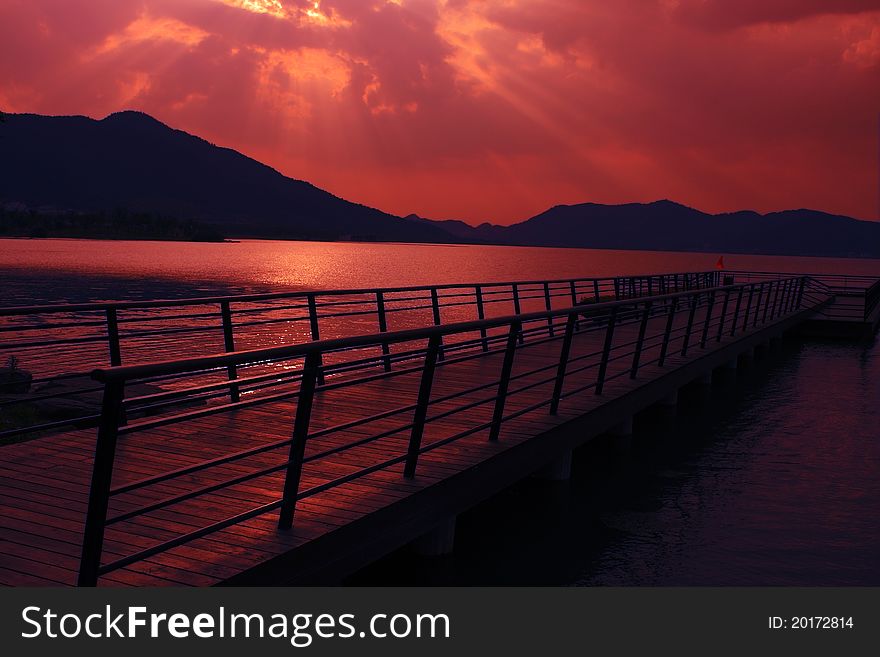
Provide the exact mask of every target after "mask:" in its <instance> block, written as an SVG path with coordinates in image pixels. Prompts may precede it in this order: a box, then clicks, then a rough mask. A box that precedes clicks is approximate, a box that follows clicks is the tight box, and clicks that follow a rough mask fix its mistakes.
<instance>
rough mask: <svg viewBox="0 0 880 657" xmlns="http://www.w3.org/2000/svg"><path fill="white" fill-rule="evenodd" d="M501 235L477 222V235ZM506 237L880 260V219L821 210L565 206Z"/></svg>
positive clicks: (510, 240) (673, 205)
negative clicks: (708, 210) (766, 211)
mask: <svg viewBox="0 0 880 657" xmlns="http://www.w3.org/2000/svg"><path fill="white" fill-rule="evenodd" d="M498 234H499V233H497V232H493V231H490V230H489V229H487V228H484V227H478V228H476V229H475V230H474V235H473V236H474V238H475V239H479V238H480V237H481V236H492V237H493V238H495V237H497V235H498ZM500 235H501V236H502V239H503V243H505V244H520V245H525V244H528V245H535V246H567V247H584V248H595V249H643V250H654V251H705V252H710V253H714V252H727V253H756V254H757V253H763V254H774V255H822V256H834V257H873V258H877V257H880V222H872V221H860V220H857V219H852V218H851V217H844V216H840V215H833V214H828V213H825V212H818V211H816V210H786V211H784V212H771V213H769V214H759V213H757V212H753V211H741V212H733V213H724V214H707V213H705V212H700V211H699V210H695V209H693V208H689V207H687V206H684V205H681V204H679V203H674V202H672V201H667V200H663V201H656V202H654V203H646V204H643V203H627V204H623V205H601V204H598V203H582V204H579V205H559V206H556V207H553V208H550V209H549V210H547V211H546V212H542V213H541V214H539V215H537V216H535V217H532V218H531V219H528V220H526V221H524V222H522V223H518V224H514V225H512V226H508V227H507V228H506V229H505V230H504V231H503V233H500Z"/></svg>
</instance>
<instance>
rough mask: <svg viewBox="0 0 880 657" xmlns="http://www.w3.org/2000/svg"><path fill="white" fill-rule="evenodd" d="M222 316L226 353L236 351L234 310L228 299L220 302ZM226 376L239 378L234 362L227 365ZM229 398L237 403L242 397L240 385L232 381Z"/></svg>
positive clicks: (230, 378) (232, 379)
mask: <svg viewBox="0 0 880 657" xmlns="http://www.w3.org/2000/svg"><path fill="white" fill-rule="evenodd" d="M220 318H221V319H222V320H223V348H224V349H225V350H226V353H230V352H233V351H235V338H234V336H233V334H232V310H231V308H230V307H229V302H228V301H221V302H220ZM226 378H227V379H228V380H229V381H230V382H232V381H235V380H236V379H237V378H238V368H237V367H236V366H235V364H234V363H232V364H229V365H227V366H226ZM229 399H230V400H231V401H232V402H233V403H236V402H238V401H239V400H240V399H241V394H240V392H239V389H238V386H237V385H236V384H234V383H232V384H231V385H230V386H229Z"/></svg>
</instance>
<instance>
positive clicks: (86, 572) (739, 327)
mask: <svg viewBox="0 0 880 657" xmlns="http://www.w3.org/2000/svg"><path fill="white" fill-rule="evenodd" d="M571 298H572V299H574V297H571ZM829 298H830V296H829V294H828V292H827V290H826V289H825V288H824V287H823V286H822V285H821V284H816V283H815V282H814V281H812V280H811V279H809V278H807V277H790V278H779V279H773V280H766V281H760V282H753V283H745V284H735V285H728V286H713V287H709V288H702V289H697V290H690V291H685V292H676V293H667V294H660V295H658V294H653V295H646V296H639V295H635V296H632V297H630V298H627V299H625V300H615V301H601V300H600V301H598V302H597V301H596V300H595V298H594V299H593V300H592V302H586V301H585V300H583V299H578V301H579V304H578V305H576V306H570V307H568V308H565V309H555V310H554V309H544V310H540V311H535V312H519V313H516V314H512V315H506V316H503V317H495V318H484V319H477V320H471V321H465V322H458V323H453V324H447V325H439V326H429V327H421V328H414V329H407V330H401V331H389V332H384V333H374V334H372V335H361V336H353V337H342V338H332V339H321V340H316V341H314V342H311V343H306V344H298V345H285V346H278V347H271V348H263V349H256V350H249V351H240V352H231V353H221V354H217V355H213V356H207V357H192V358H184V359H178V360H170V361H165V362H158V363H147V364H141V365H131V366H124V367H112V368H107V369H99V370H96V371H95V372H94V373H93V377H94V379H95V380H96V381H98V382H99V383H100V384H101V385H102V388H103V397H102V406H101V415H100V421H99V424H98V434H97V443H96V452H95V460H94V465H93V470H92V479H91V488H90V496H89V504H88V512H87V518H86V524H85V532H84V538H83V550H82V559H81V564H80V571H79V579H78V584H79V585H87V586H88V585H94V584H96V582H97V580H98V578H99V577H101V576H103V575H106V574H108V573H111V572H113V571H115V570H118V569H120V568H124V567H126V566H129V565H131V564H134V563H136V562H140V561H143V560H146V559H151V558H153V557H156V556H157V555H160V554H162V553H165V552H167V551H169V550H172V549H173V548H175V547H178V546H182V545H184V544H187V543H190V542H191V541H194V540H196V539H200V538H207V539H209V538H210V537H211V536H212V535H214V534H215V533H216V532H219V531H221V530H225V529H231V528H232V529H234V528H235V527H237V526H240V525H241V524H242V523H245V522H248V521H250V520H251V519H255V518H257V517H258V516H263V515H265V514H267V513H269V512H273V511H277V512H278V526H279V528H280V529H281V530H286V529H290V528H291V527H292V525H293V521H294V516H295V512H296V508H297V504H298V503H299V502H301V501H303V500H305V499H308V498H313V497H314V496H316V495H318V494H320V493H322V492H325V491H329V490H331V489H338V488H339V487H341V486H344V485H346V484H349V483H351V482H355V481H358V480H362V478H363V477H366V476H368V475H370V474H373V473H377V472H379V471H385V470H387V469H388V468H391V467H393V466H401V468H402V471H401V476H402V477H404V478H407V479H411V478H413V477H415V476H416V474H417V470H418V467H419V461H420V458H422V457H423V456H424V455H426V454H431V453H434V452H435V450H438V449H440V448H442V447H443V446H446V445H450V444H452V443H455V442H457V441H460V440H462V439H464V438H465V437H468V436H473V435H475V434H479V433H482V434H485V439H486V440H488V441H498V440H500V439H501V432H502V430H503V429H504V428H505V427H506V426H508V425H509V423H511V422H512V421H513V420H515V419H516V418H518V417H521V416H523V415H527V414H530V413H538V412H544V413H551V414H557V413H559V412H560V411H561V410H563V411H564V409H565V402H566V401H567V400H571V399H574V398H577V397H578V396H580V395H584V394H594V395H602V394H604V393H605V392H606V389H607V386H608V385H609V384H610V383H611V382H613V381H615V380H617V379H620V378H630V379H635V378H637V377H639V376H640V374H641V373H643V372H644V371H645V368H649V367H656V368H663V367H667V368H668V367H669V366H670V363H671V362H672V361H673V359H674V360H675V363H673V365H677V364H680V363H681V362H685V361H686V360H687V359H688V358H694V357H695V355H694V354H695V353H696V354H697V355H699V354H700V353H703V352H704V350H707V349H709V348H710V347H712V346H713V345H717V344H720V343H724V342H726V341H731V340H736V339H739V338H740V337H741V336H743V335H744V334H748V333H751V332H753V331H755V330H758V329H759V328H760V327H763V326H766V325H768V324H772V323H774V322H777V321H779V320H781V319H783V318H786V317H789V316H791V315H792V314H795V313H798V312H799V311H801V310H802V309H804V308H813V307H816V306H819V305H821V304H823V303H826V302H827V301H828V299H829ZM599 299H601V296H599ZM580 302H583V303H580ZM539 345H543V351H542V352H540V353H543V356H542V358H544V360H543V361H541V364H538V365H537V366H536V361H535V356H534V354H538V353H539V352H538V351H537V349H536V348H537V347H538V346H539ZM548 345H552V346H553V347H554V349H553V350H551V351H549V353H548V351H547V350H548ZM556 345H558V351H556V350H555V346H556ZM386 346H388V347H392V346H393V347H396V348H400V349H401V351H400V352H394V353H408V354H409V356H408V359H407V360H406V361H405V362H404V363H403V364H402V365H401V366H400V367H397V368H395V369H394V370H392V371H387V370H386V369H385V367H384V366H383V363H384V359H385V358H386V356H387V353H388V352H387V351H385V350H384V347H386ZM529 350H532V351H529ZM523 352H526V353H527V354H532V357H531V358H524V357H523V356H521V355H520V354H521V353H523ZM345 353H353V354H355V355H356V356H355V357H354V358H350V359H348V360H339V359H338V358H337V357H338V356H339V355H340V354H345ZM365 354H368V355H365ZM487 357H489V358H491V357H496V358H497V359H498V360H499V361H500V362H498V363H497V366H498V370H497V376H489V378H488V380H485V378H480V379H478V380H475V379H474V377H472V376H471V375H469V374H467V373H462V372H464V370H462V369H461V368H463V367H467V364H468V363H469V362H471V361H473V360H474V359H477V358H487ZM548 358H549V360H548ZM490 362H492V361H486V366H485V367H483V370H481V371H484V372H485V369H486V367H488V363H490ZM269 363H274V364H282V365H283V366H285V367H290V366H292V367H295V369H296V371H297V372H298V376H297V378H296V381H295V383H292V382H291V381H290V380H288V381H286V382H285V385H286V386H287V387H288V389H286V390H276V391H275V393H274V394H271V395H265V396H263V397H260V398H256V399H253V400H246V399H243V398H242V397H239V398H238V400H237V401H235V400H232V399H230V400H229V402H228V403H226V404H221V405H217V406H213V407H197V408H191V407H189V408H183V409H180V408H179V407H178V408H174V407H173V406H171V405H169V406H167V407H165V408H164V413H165V414H159V415H155V416H149V417H143V418H141V419H138V420H136V421H132V420H129V421H128V422H126V417H125V416H126V399H125V391H126V389H127V388H131V387H132V386H133V385H136V384H137V383H138V382H142V381H154V380H157V379H167V378H175V379H178V380H179V379H183V378H187V377H191V378H193V379H195V380H196V381H199V382H201V381H202V380H203V379H202V377H204V375H205V374H207V373H218V372H219V373H223V374H224V375H225V374H227V373H228V372H230V368H235V371H236V372H237V373H239V374H241V373H242V372H247V371H248V370H249V369H250V368H253V367H265V365H266V364H269ZM327 363H342V366H341V367H344V368H347V370H346V371H347V372H348V373H349V376H347V377H338V378H336V379H335V380H331V379H329V378H326V379H325V380H324V383H323V384H322V383H321V373H322V371H323V372H324V373H325V374H327V371H328V365H327ZM456 368H459V369H456ZM654 373H655V375H656V373H657V372H656V371H655V372H654ZM407 376H409V377H412V379H413V381H412V382H411V383H412V385H409V384H407V385H408V386H409V387H406V389H407V390H410V391H411V392H412V393H414V398H413V399H401V398H399V397H397V396H392V397H390V398H388V395H386V394H385V393H384V392H381V393H379V394H378V395H377V394H376V393H375V391H374V390H373V389H371V388H370V386H371V385H372V384H374V383H375V382H377V381H378V382H381V383H383V384H388V382H390V381H392V380H394V379H396V378H397V377H407ZM438 376H439V377H441V378H442V380H443V381H444V385H445V388H444V389H442V390H441V392H440V393H439V394H438V393H436V392H435V391H434V383H435V381H436V380H437V379H438ZM257 378H259V377H240V378H238V379H237V380H236V383H235V385H243V383H244V382H245V381H247V380H251V381H252V380H254V379H257ZM226 383H227V385H229V384H230V383H229V382H226ZM214 385H215V384H204V383H199V384H198V385H195V386H193V387H191V388H190V389H189V392H188V393H187V394H188V395H198V394H200V393H201V391H203V390H204V389H207V390H213V389H214V388H213V387H212V386H214ZM333 390H341V391H344V395H345V396H346V398H350V397H352V396H354V395H356V394H358V391H360V394H362V395H365V397H356V398H357V399H363V398H366V397H369V398H370V399H372V400H373V401H372V402H371V403H363V402H358V403H357V404H356V405H355V406H356V407H355V409H354V410H351V411H350V412H348V414H346V413H343V411H341V410H338V411H337V410H336V407H335V406H330V407H329V408H331V411H330V412H327V410H326V409H327V408H328V406H327V405H326V404H324V405H323V406H319V407H320V408H321V409H322V416H321V419H322V421H323V423H324V424H323V426H320V427H316V426H315V422H314V420H315V417H314V416H315V414H314V412H313V411H314V409H315V406H316V403H317V402H316V400H320V399H321V398H322V397H323V396H324V395H327V394H329V393H330V392H331V391H333ZM383 390H385V389H384V388H383ZM383 399H384V400H385V401H386V403H390V404H391V407H389V408H379V407H378V406H377V404H378V402H379V401H380V400H383ZM280 400H284V401H288V400H295V409H293V408H291V407H290V406H286V405H278V404H275V403H274V402H277V401H280ZM178 401H179V400H178ZM259 405H270V407H271V409H272V416H273V418H275V419H277V418H278V417H279V414H280V415H281V417H286V416H287V414H290V416H291V417H292V418H293V429H292V433H291V434H289V437H284V438H282V439H280V440H270V441H268V442H264V443H258V444H250V445H249V446H248V445H244V446H242V445H238V446H237V447H236V448H235V449H231V450H230V451H227V450H226V448H224V447H223V444H218V443H223V441H222V440H219V439H220V438H221V437H222V436H221V435H219V434H218V433H217V432H216V431H214V430H209V431H208V437H209V440H198V441H196V439H197V437H198V436H199V435H200V434H199V429H198V426H197V425H196V426H195V428H193V429H192V434H186V435H187V436H188V437H187V438H186V441H187V443H186V444H190V443H189V441H190V439H192V440H193V441H196V442H193V443H192V445H193V449H195V450H196V455H197V458H196V460H195V461H192V460H190V461H180V462H176V463H177V467H172V468H170V469H168V470H165V471H161V472H155V471H150V470H138V469H137V468H135V471H134V473H132V472H126V473H125V474H126V477H124V478H123V479H124V481H121V482H116V481H114V467H115V465H116V454H117V448H118V446H119V444H120V440H124V441H125V444H129V443H128V441H129V440H132V437H135V438H137V439H143V440H145V441H146V444H152V441H153V438H152V432H154V431H156V430H157V429H159V428H161V427H167V426H169V425H180V424H184V425H185V424H186V423H187V422H191V421H193V420H196V419H200V418H204V417H206V416H207V415H209V414H216V413H229V415H228V420H229V423H233V424H234V422H235V418H236V415H235V413H236V412H238V411H239V410H241V409H246V408H250V407H251V406H259ZM337 413H338V417H337ZM453 417H456V418H457V424H456V425H455V427H452V426H451V425H450V422H449V419H450V418H453ZM441 420H442V421H443V422H441ZM229 423H227V424H225V425H224V426H227V427H228V426H230V424H229ZM389 425H390V426H389ZM220 431H221V433H222V429H221V430H220ZM175 435H181V434H180V433H179V432H178V433H177V434H175ZM352 435H353V437H351V436H352ZM169 449H170V448H169ZM359 450H360V451H359ZM172 453H173V450H172ZM175 455H176V454H175ZM334 459H337V460H338V461H339V462H338V464H337V465H338V468H336V469H334V468H328V470H327V471H323V474H322V475H321V476H318V475H317V474H313V473H311V472H306V469H307V468H308V467H309V466H310V464H315V467H317V466H318V465H323V464H328V463H331V462H333V463H336V461H335V460H334ZM246 464H248V465H246ZM258 484H259V485H258ZM193 504H194V505H199V506H189V505H193ZM172 511H173V512H174V513H175V514H178V515H176V516H175V517H176V518H184V519H185V521H183V524H181V525H173V526H174V527H177V529H176V530H175V531H171V532H169V531H163V532H160V535H159V537H158V539H157V540H155V542H152V543H151V544H148V543H149V541H146V539H144V538H143V537H139V538H138V540H137V541H134V542H128V543H127V542H126V541H124V540H114V541H113V547H112V549H108V548H107V546H106V545H105V533H106V532H108V531H111V532H113V533H114V538H116V539H118V538H119V537H120V536H122V537H124V536H127V535H129V534H130V533H131V532H132V531H135V530H134V529H132V528H137V527H138V526H139V525H138V524H137V523H139V522H142V521H145V519H147V520H149V519H150V518H157V517H161V518H166V519H167V516H163V515H162V514H167V513H169V512H172ZM148 524H149V523H148ZM126 545H128V546H132V545H133V546H134V549H133V550H131V549H129V550H127V551H126V550H122V549H120V546H126ZM105 555H110V560H109V561H107V562H106V563H105V561H104V556H105Z"/></svg>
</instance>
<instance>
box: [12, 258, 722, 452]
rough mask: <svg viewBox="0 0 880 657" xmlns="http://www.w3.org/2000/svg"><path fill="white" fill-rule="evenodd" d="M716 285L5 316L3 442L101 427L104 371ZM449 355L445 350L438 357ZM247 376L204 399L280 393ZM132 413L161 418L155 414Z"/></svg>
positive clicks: (706, 278)
mask: <svg viewBox="0 0 880 657" xmlns="http://www.w3.org/2000/svg"><path fill="white" fill-rule="evenodd" d="M719 282H720V278H719V273H718V272H717V271H703V272H679V273H669V274H648V275H639V276H623V277H606V278H567V279H553V280H538V281H535V280H525V281H508V282H501V283H494V282H487V283H466V284H445V285H422V286H410V287H387V288H360V289H347V290H308V291H295V292H272V293H259V294H244V295H235V296H210V297H197V298H188V299H172V300H144V301H122V302H99V303H79V304H63V305H58V304H56V305H47V306H25V307H7V308H0V366H2V364H3V360H4V359H7V358H14V360H15V365H16V368H17V369H18V370H19V372H20V373H21V377H29V378H27V380H26V383H25V384H24V385H25V387H26V388H27V391H26V392H22V391H21V390H19V389H18V386H16V385H14V384H5V383H3V382H0V442H4V441H9V440H13V439H20V438H22V437H27V436H29V435H39V434H41V433H45V432H48V431H56V430H62V429H67V428H70V427H80V428H81V427H89V426H94V425H95V423H96V422H97V420H98V407H99V405H100V392H101V390H100V389H99V388H98V387H96V386H95V385H94V384H93V383H92V382H90V381H89V380H88V372H89V371H91V370H92V369H93V368H95V367H99V366H102V365H111V366H116V365H121V364H123V362H125V363H137V362H149V361H154V360H162V359H166V358H180V357H183V356H185V355H188V354H193V353H202V354H210V353H214V352H217V351H227V352H232V351H236V350H242V349H252V348H257V347H261V346H268V345H271V344H290V343H304V342H309V341H314V340H319V339H321V338H322V337H340V336H346V335H355V334H364V333H372V332H375V331H378V332H380V333H385V332H389V331H392V330H397V329H400V328H410V327H422V326H428V325H440V324H446V323H450V322H457V321H463V320H465V319H471V318H473V319H483V318H487V317H492V316H500V315H503V314H510V313H514V314H515V313H520V312H528V311H534V310H538V309H542V310H547V309H554V308H559V307H567V306H571V305H573V304H575V303H578V302H580V301H581V300H584V299H590V300H592V301H594V302H596V301H602V300H609V299H625V298H631V297H634V296H650V295H653V294H657V293H667V292H677V291H680V290H689V289H702V288H707V287H712V286H715V285H717V284H718V283H719ZM550 328H551V330H552V327H550ZM481 337H482V338H483V340H482V342H479V343H473V344H471V345H469V347H468V348H472V347H474V346H475V345H476V346H479V347H480V348H483V349H484V350H485V349H488V347H489V345H490V344H491V336H488V335H481ZM378 349H379V350H380V351H381V353H382V357H383V358H382V361H381V364H382V366H383V367H384V368H385V370H386V371H390V370H391V369H392V368H393V367H395V366H398V364H400V363H405V362H406V361H407V360H408V359H409V358H411V357H412V356H413V354H409V355H407V354H406V353H403V354H400V353H392V348H391V345H390V344H382V345H379V347H378ZM448 351H449V350H448V348H447V346H446V345H442V346H441V351H440V354H441V359H442V358H444V357H445V356H446V354H447V353H448ZM339 368H340V365H339V363H335V364H325V363H319V368H318V384H319V385H321V384H323V382H324V377H325V376H328V375H330V374H332V373H333V372H336V373H339V371H340V370H339ZM240 374H241V373H239V372H238V371H237V370H236V368H235V367H234V366H230V367H229V368H228V369H227V370H226V372H225V380H226V381H227V382H228V383H229V385H220V381H219V377H218V375H217V373H213V374H212V376H213V377H214V378H215V379H218V380H215V381H214V383H217V384H218V385H216V386H215V389H214V390H213V392H211V393H210V394H209V393H208V392H207V391H206V392H205V396H204V399H202V401H204V402H207V401H210V400H211V399H216V398H217V397H220V396H228V397H229V398H230V400H231V401H233V402H235V401H239V400H240V399H241V398H242V395H245V396H246V395H248V394H249V393H251V392H254V391H255V390H261V389H265V388H267V387H272V385H273V381H274V379H273V377H272V373H263V374H262V376H263V379H262V380H260V379H254V378H253V377H252V378H251V379H250V380H247V381H242V382H240V383H236V381H237V380H238V379H239V378H240ZM22 381H24V379H22ZM248 386H251V388H250V389H249V388H248ZM180 392H181V391H180V387H179V386H178V385H177V384H176V383H175V382H174V381H172V380H163V381H149V382H144V390H142V395H141V396H143V397H150V396H152V397H153V401H157V400H159V399H162V398H163V395H164V399H170V398H172V397H175V396H180V394H179V393H180ZM183 392H184V393H185V392H186V391H183ZM4 393H5V394H4ZM128 410H129V413H130V414H131V413H137V412H145V413H152V412H154V411H155V408H154V407H153V406H149V405H144V406H142V407H141V408H140V409H139V410H138V409H133V408H130V409H128Z"/></svg>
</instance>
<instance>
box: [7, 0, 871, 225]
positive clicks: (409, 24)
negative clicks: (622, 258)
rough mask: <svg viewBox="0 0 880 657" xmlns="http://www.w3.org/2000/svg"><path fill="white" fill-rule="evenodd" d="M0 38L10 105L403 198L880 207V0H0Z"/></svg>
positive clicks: (409, 207) (479, 217)
mask: <svg viewBox="0 0 880 657" xmlns="http://www.w3.org/2000/svg"><path fill="white" fill-rule="evenodd" d="M832 8H833V13H832ZM0 44H2V45H0V49H2V57H0V108H2V109H4V110H6V111H12V112H38V113H45V114H85V115H88V116H92V117H96V118H101V117H103V116H105V115H106V114H108V113H110V112H113V111H116V110H120V109H125V108H132V109H139V110H143V111H145V112H148V113H150V114H152V115H153V116H155V117H157V118H158V119H160V120H162V121H164V122H165V123H168V124H170V125H172V126H174V127H177V128H181V129H183V130H186V131H188V132H192V133H195V134H198V135H200V136H202V137H205V138H206V139H208V140H210V141H212V142H214V143H217V144H220V145H224V146H229V147H232V148H235V149H237V150H240V151H242V152H244V153H246V154H248V155H250V156H252V157H255V158H257V159H259V160H262V161H264V162H266V163H268V164H270V165H272V166H274V167H276V168H278V169H279V170H281V171H282V172H283V173H285V174H287V175H290V176H293V177H296V178H302V179H306V180H309V181H311V182H313V183H314V184H316V185H318V186H320V187H323V188H325V189H327V190H329V191H332V192H333V193H335V194H338V195H340V196H344V197H346V198H349V199H351V200H356V201H359V202H362V203H366V204H369V205H373V206H376V207H379V208H382V209H384V210H387V211H390V212H394V213H397V214H407V213H409V212H417V213H419V214H421V215H423V216H429V217H432V218H461V219H465V220H468V221H471V222H478V221H483V220H492V221H496V222H498V223H510V222H513V221H516V220H520V219H524V218H526V217H528V216H530V215H532V214H534V213H536V212H539V211H541V210H544V209H546V208H547V207H548V206H550V205H554V204H556V203H577V202H582V201H597V202H605V203H617V202H626V201H647V200H654V199H657V198H671V199H674V200H678V201H681V202H684V203H687V204H689V205H693V206H695V207H699V208H701V209H704V210H708V211H714V212H718V211H724V210H732V209H740V208H755V209H758V210H762V211H769V210H776V209H783V208H791V207H813V208H817V209H822V210H827V211H832V212H839V213H844V214H850V215H854V216H857V217H862V218H876V217H877V213H878V207H877V205H878V172H877V168H878V163H877V158H878V123H880V114H878V113H880V0H824V1H823V0H387V1H386V0H321V1H320V2H304V1H302V0H0Z"/></svg>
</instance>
